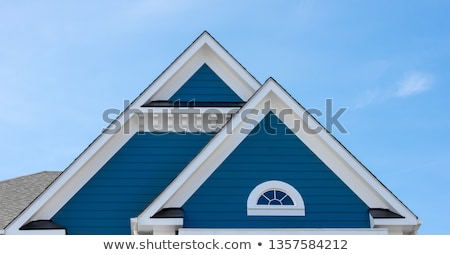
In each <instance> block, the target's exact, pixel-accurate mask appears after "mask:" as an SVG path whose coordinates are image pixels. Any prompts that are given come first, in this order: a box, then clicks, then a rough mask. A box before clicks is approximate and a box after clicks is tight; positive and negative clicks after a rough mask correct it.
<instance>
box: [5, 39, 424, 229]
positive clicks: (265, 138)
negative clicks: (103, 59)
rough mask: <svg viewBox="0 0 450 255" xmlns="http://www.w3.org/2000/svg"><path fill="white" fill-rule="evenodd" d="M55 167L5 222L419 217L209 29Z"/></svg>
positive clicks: (80, 224) (226, 222) (394, 222)
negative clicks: (59, 168)
mask: <svg viewBox="0 0 450 255" xmlns="http://www.w3.org/2000/svg"><path fill="white" fill-rule="evenodd" d="M52 176H53V177H54V178H56V177H57V178H56V179H54V178H53V177H49V178H47V179H46V181H44V183H42V184H41V187H44V188H41V190H36V192H37V193H36V194H35V196H30V197H28V200H26V201H25V204H26V205H25V206H24V207H23V208H18V209H16V210H15V211H14V212H12V213H11V215H8V217H4V216H3V215H2V217H1V219H2V220H4V221H5V222H4V223H3V225H2V228H3V230H2V232H1V233H2V234H68V235H77V234H82V235H85V234H105V235H115V234H130V233H131V234H136V235H137V234H139V235H140V234H154V235H157V234H180V235H181V234H416V233H417V230H418V228H419V227H420V225H421V223H422V222H421V220H419V219H418V218H417V217H416V215H414V213H413V212H412V211H411V210H409V209H408V208H407V207H406V206H405V205H404V204H403V203H402V202H401V201H400V200H399V199H398V198H397V197H396V196H395V195H394V194H392V192H390V191H389V190H388V189H387V187H385V186H384V185H383V184H382V183H381V182H380V181H379V180H378V179H377V178H376V177H375V176H374V175H373V174H372V173H371V172H370V171H369V170H368V169H366V168H365V167H364V165H363V164H362V163H361V162H360V161H358V159H356V158H355V157H354V156H353V155H352V154H351V153H350V152H349V151H348V150H347V149H346V148H345V147H343V145H342V144H341V143H339V141H337V140H336V139H335V138H334V137H333V136H332V135H331V134H330V133H329V132H327V130H325V129H324V128H323V127H322V126H321V125H320V123H319V122H317V121H316V120H315V119H314V118H313V117H312V116H311V115H310V114H309V113H308V112H307V111H306V110H305V108H303V107H302V105H300V104H299V103H298V102H297V101H296V100H295V99H294V98H292V97H291V96H290V94H289V93H288V92H287V91H285V90H284V89H283V88H282V87H281V86H280V85H279V84H278V83H277V82H276V81H275V80H274V79H272V78H269V79H268V80H267V81H266V82H265V83H264V84H260V83H259V82H258V81H257V80H256V79H255V78H254V77H253V76H252V75H251V74H250V73H248V72H247V70H246V69H245V68H244V67H242V66H241V65H240V64H239V62H237V60H236V59H234V58H233V57H232V56H231V55H230V54H229V53H228V52H227V51H226V50H225V49H224V48H223V47H222V46H221V45H220V44H219V43H218V42H217V41H216V40H215V39H214V38H213V37H212V36H211V35H210V34H209V33H207V32H204V33H202V34H201V35H200V36H199V37H198V38H197V39H196V40H195V41H194V42H193V43H192V44H191V45H190V46H189V47H188V48H187V49H186V50H185V51H184V52H183V53H182V54H181V55H180V56H179V57H178V58H177V59H176V60H175V61H174V62H173V63H172V64H171V65H170V66H169V67H168V68H167V69H166V70H165V71H164V72H163V73H162V74H161V75H160V76H159V77H158V78H157V79H156V80H155V81H154V82H153V83H152V84H151V85H150V86H149V87H148V88H146V89H145V90H144V91H143V92H142V93H141V94H140V95H139V96H138V97H137V98H136V99H135V100H134V101H133V102H131V104H130V105H129V106H128V107H127V108H126V109H125V110H124V111H123V112H122V113H121V114H120V115H118V116H117V118H114V119H113V120H112V122H111V124H110V125H109V126H108V127H107V128H106V129H105V130H104V131H103V132H102V134H100V135H99V136H98V137H97V138H96V139H95V140H94V141H93V142H92V144H90V145H89V147H88V148H86V149H85V150H84V151H83V152H82V153H81V155H79V156H78V157H77V158H76V159H75V160H74V161H73V163H71V164H70V165H69V166H68V167H67V169H66V170H65V171H64V172H62V173H61V174H59V173H58V174H54V175H52ZM34 177H36V176H34ZM23 178H24V179H29V180H32V179H33V176H29V177H23ZM53 179H54V180H53ZM6 182H8V183H11V182H14V180H9V181H6ZM16 182H17V183H19V181H18V180H16ZM4 184H5V183H4ZM47 185H48V187H47ZM3 204H5V203H2V205H3ZM9 204H11V203H9ZM0 213H1V214H4V212H3V210H2V211H0ZM14 214H15V215H14Z"/></svg>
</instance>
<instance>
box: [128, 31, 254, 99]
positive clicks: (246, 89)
mask: <svg viewBox="0 0 450 255" xmlns="http://www.w3.org/2000/svg"><path fill="white" fill-rule="evenodd" d="M204 63H206V64H208V66H209V67H210V68H211V69H212V70H213V71H214V72H215V73H216V74H217V75H218V76H219V77H220V78H221V79H222V80H223V81H224V82H225V83H226V84H227V85H228V86H229V87H230V88H231V89H232V90H233V91H234V92H235V93H236V94H237V95H238V96H239V97H240V98H242V99H243V100H244V101H247V100H248V98H250V97H251V96H252V95H253V93H254V92H255V91H256V90H257V89H258V88H259V87H261V84H260V83H259V82H258V81H257V80H256V79H255V78H254V77H253V76H252V75H251V74H250V73H248V72H247V71H246V70H245V68H243V67H242V65H240V64H239V62H237V61H236V60H235V59H234V58H233V57H232V56H231V55H230V54H229V53H228V52H227V51H226V50H225V49H224V48H223V47H222V46H221V45H220V44H219V43H218V42H217V41H216V40H215V39H214V38H212V37H211V35H209V34H208V33H206V32H205V33H203V34H202V35H201V36H200V37H199V38H198V39H197V40H195V41H194V42H193V43H192V44H191V45H190V46H189V47H188V48H187V49H186V50H185V51H184V52H183V53H182V54H181V55H180V56H179V57H178V58H177V59H176V60H175V61H174V62H173V63H172V64H171V65H170V66H169V67H168V68H167V69H166V70H165V71H164V72H163V73H162V74H161V75H160V76H159V77H158V78H157V79H156V80H155V81H154V82H153V83H152V84H151V85H150V86H149V87H148V88H147V90H146V91H144V93H143V95H142V97H141V99H142V100H139V102H136V103H137V104H138V105H139V106H140V105H143V104H145V103H147V102H149V101H152V100H168V99H169V98H170V97H171V96H172V95H173V94H175V92H176V91H178V89H179V88H180V87H181V86H182V85H183V84H184V83H185V82H186V81H187V80H188V79H189V78H190V77H191V76H192V75H193V74H194V73H195V72H196V71H197V70H198V69H199V68H200V67H201V66H202V65H203V64H204ZM138 105H136V106H138Z"/></svg>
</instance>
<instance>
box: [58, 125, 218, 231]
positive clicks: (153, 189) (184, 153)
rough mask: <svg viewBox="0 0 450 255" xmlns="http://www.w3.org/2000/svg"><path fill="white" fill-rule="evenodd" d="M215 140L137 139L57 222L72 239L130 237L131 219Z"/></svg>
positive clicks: (181, 137) (193, 137)
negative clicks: (108, 235) (72, 235)
mask: <svg viewBox="0 0 450 255" xmlns="http://www.w3.org/2000/svg"><path fill="white" fill-rule="evenodd" d="M211 137H212V135H210V134H193V133H187V134H179V133H164V134H162V133H159V134H158V133H145V134H136V135H134V136H133V137H132V138H131V139H130V140H129V141H128V142H127V143H126V144H125V145H124V146H123V147H122V148H121V149H120V150H119V151H118V152H117V153H116V154H115V155H114V156H113V157H112V158H111V159H110V160H109V161H108V162H107V163H106V164H105V165H104V166H103V167H102V168H101V169H100V170H99V171H98V172H97V174H96V175H94V176H93V178H91V180H89V181H88V182H87V183H86V184H85V185H84V186H83V187H82V188H81V189H80V191H78V193H77V194H76V195H75V196H74V197H73V198H72V199H71V200H70V201H69V202H68V203H67V204H66V205H65V206H64V207H63V208H61V210H60V211H59V212H58V213H57V214H56V215H55V216H54V217H53V220H54V221H55V222H56V223H58V224H60V225H62V226H64V227H66V228H67V233H68V234H85V235H86V234H125V235H126V234H130V218H133V217H136V216H137V215H139V214H140V213H141V212H142V211H143V210H144V209H145V208H146V207H147V206H148V205H149V204H150V203H151V202H152V201H153V200H154V199H155V197H156V196H157V195H159V194H160V193H161V192H162V190H163V189H164V188H165V187H166V186H167V185H168V184H169V183H170V182H171V181H172V180H173V179H174V178H175V177H176V176H177V175H178V174H179V172H180V171H181V170H182V169H183V168H184V167H185V166H186V165H187V164H188V163H189V162H190V161H191V160H192V158H194V157H195V155H197V154H198V152H199V151H200V150H201V149H202V148H203V147H204V146H205V145H206V143H207V142H208V141H209V140H210V138H211Z"/></svg>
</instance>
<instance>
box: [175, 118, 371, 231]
mask: <svg viewBox="0 0 450 255" xmlns="http://www.w3.org/2000/svg"><path fill="white" fill-rule="evenodd" d="M268 180H280V181H283V182H286V183H288V184H290V185H292V186H293V187H295V188H296V189H297V190H298V191H299V192H300V194H301V196H302V197H303V200H304V203H305V216H247V208H246V206H247V198H248V195H249V194H250V192H251V191H252V190H253V188H254V187H256V186H257V185H258V184H260V183H263V182H265V181H268ZM183 208H184V210H185V219H184V228H368V227H370V222H369V213H368V207H367V206H366V205H365V204H364V203H363V202H362V201H361V200H360V199H359V198H358V197H357V196H356V195H355V194H354V193H353V192H352V191H351V190H350V189H349V188H348V187H347V186H346V185H345V184H344V183H343V182H342V181H341V180H340V179H339V178H338V177H337V176H336V175H335V174H334V173H333V172H332V171H331V170H330V169H329V168H328V167H327V166H326V165H325V164H323V163H322V162H321V161H320V160H319V158H318V157H317V156H315V155H314V154H313V152H311V150H309V149H308V148H307V147H306V146H305V145H304V144H303V142H301V140H299V139H298V138H297V136H295V135H294V134H293V133H292V132H291V131H290V130H289V129H288V128H287V127H286V126H285V125H284V124H283V123H281V122H280V121H279V119H278V118H277V117H276V116H275V115H273V114H272V113H269V114H268V115H267V116H266V117H265V119H263V121H262V122H261V123H260V124H259V125H258V126H257V127H255V129H254V130H253V131H252V133H251V134H250V135H249V136H248V137H247V138H246V139H245V140H244V141H243V142H242V143H241V144H240V145H239V146H238V147H237V148H236V150H235V151H234V152H232V154H231V155H230V156H229V157H228V158H227V159H226V160H225V161H224V162H223V163H222V165H221V166H220V167H219V168H218V169H217V170H216V171H215V172H214V173H213V174H212V175H211V176H210V178H209V179H208V180H207V181H206V182H205V183H204V184H203V185H202V186H201V187H200V188H199V189H198V190H197V191H196V193H194V195H193V196H192V197H191V198H190V199H189V200H188V201H187V202H186V203H185V205H184V206H183Z"/></svg>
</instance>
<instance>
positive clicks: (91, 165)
mask: <svg viewBox="0 0 450 255" xmlns="http://www.w3.org/2000/svg"><path fill="white" fill-rule="evenodd" d="M120 121H124V118H123V115H122V117H121V120H120ZM128 121H130V125H129V126H130V130H129V133H128V134H124V133H123V132H122V131H123V130H121V131H119V132H118V133H117V134H114V135H113V134H101V135H100V136H99V137H98V138H97V139H96V140H95V141H94V142H93V143H92V144H91V145H90V146H89V147H88V148H87V149H86V150H85V151H83V152H82V153H81V154H80V156H79V157H78V158H76V159H75V160H74V161H73V162H72V164H71V165H69V167H68V168H67V169H66V170H65V171H64V172H63V173H62V174H61V175H60V176H59V177H58V178H57V179H56V180H55V181H54V182H53V183H52V184H51V185H50V186H49V187H48V188H47V189H46V190H45V191H44V192H43V193H42V194H41V195H40V196H39V197H38V198H37V199H36V200H35V201H33V203H31V205H30V206H28V207H27V208H26V209H25V210H24V211H23V212H22V213H21V214H20V215H19V216H18V217H17V218H16V219H15V220H14V221H13V222H11V224H10V225H8V227H7V228H6V232H8V231H13V232H17V231H18V230H19V228H20V227H22V226H23V225H24V224H26V223H27V222H30V221H33V220H42V219H45V220H48V219H51V218H52V217H53V216H54V215H55V214H56V213H57V212H58V210H59V209H61V208H62V207H63V206H64V205H65V204H66V203H67V201H69V200H70V198H72V196H73V195H75V193H76V192H77V191H78V190H79V189H81V187H83V185H84V184H86V182H87V181H89V180H90V179H91V178H92V176H94V175H95V174H96V173H97V171H98V170H100V168H101V167H102V166H103V165H104V164H105V163H106V162H107V161H108V160H109V159H110V158H111V157H112V156H113V155H114V154H115V153H116V152H117V151H118V150H119V149H120V148H121V147H122V146H123V145H124V144H125V143H126V142H127V141H128V140H129V139H130V138H131V137H132V136H133V135H134V134H135V133H136V132H137V131H138V122H137V118H133V117H131V119H129V120H128ZM120 123H123V122H120ZM127 125H128V123H127ZM122 127H123V125H122Z"/></svg>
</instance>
